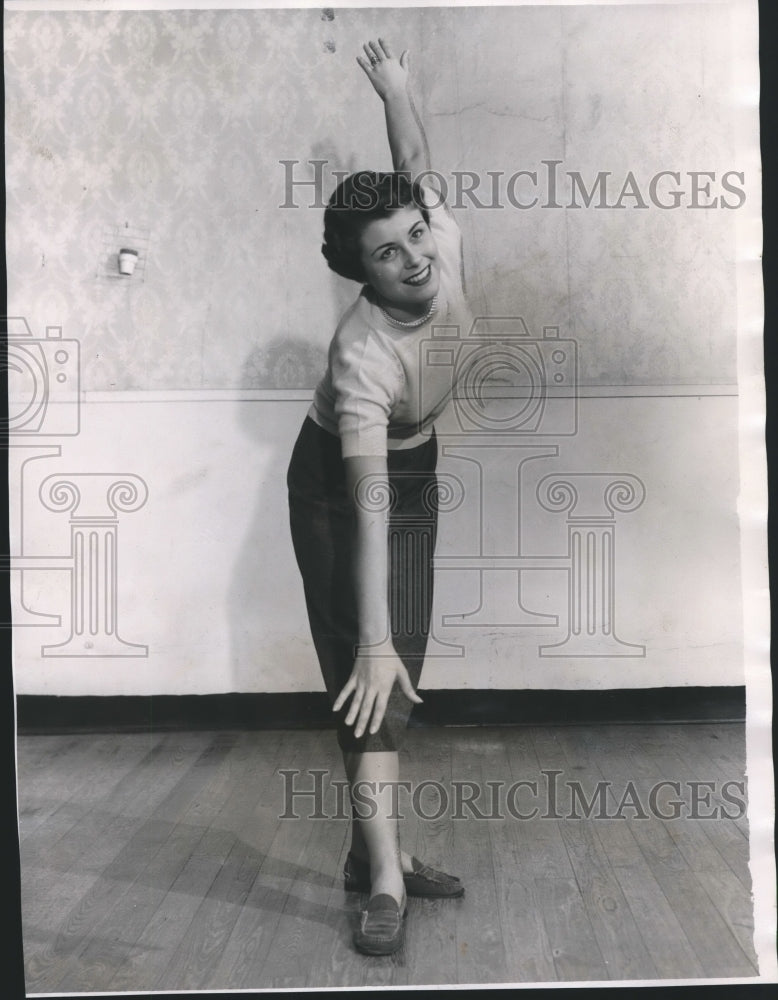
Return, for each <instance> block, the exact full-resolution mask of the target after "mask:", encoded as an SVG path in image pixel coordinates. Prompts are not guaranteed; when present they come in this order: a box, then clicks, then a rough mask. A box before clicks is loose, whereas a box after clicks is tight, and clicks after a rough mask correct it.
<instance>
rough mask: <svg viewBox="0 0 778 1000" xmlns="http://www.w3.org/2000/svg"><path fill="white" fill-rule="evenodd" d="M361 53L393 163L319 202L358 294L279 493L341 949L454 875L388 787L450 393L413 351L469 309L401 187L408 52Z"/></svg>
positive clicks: (411, 663) (427, 194)
mask: <svg viewBox="0 0 778 1000" xmlns="http://www.w3.org/2000/svg"><path fill="white" fill-rule="evenodd" d="M364 51H365V58H362V57H358V58H357V61H358V63H359V65H360V66H361V67H362V69H363V70H364V72H365V73H366V74H367V76H368V79H369V80H370V82H371V84H372V85H373V88H374V89H375V91H376V93H377V94H378V95H379V97H380V98H381V99H382V101H383V102H384V110H385V115H386V128H387V135H388V139H389V146H390V150H391V154H392V161H393V165H394V171H395V172H394V173H389V174H376V173H371V172H367V171H363V172H360V173H357V174H353V175H352V176H351V177H349V178H346V180H344V181H343V182H342V183H341V184H340V185H339V187H338V188H337V190H336V191H335V193H334V194H333V196H332V198H331V199H330V202H329V204H328V207H327V209H326V211H325V217H324V244H323V246H322V252H323V253H324V256H325V257H326V259H327V262H328V264H329V266H330V267H331V268H332V269H333V270H334V271H335V272H336V273H338V274H340V275H341V276H343V277H346V278H349V279H352V280H355V281H358V282H360V283H362V284H363V288H362V290H361V293H360V295H359V296H358V298H357V300H356V301H355V302H354V304H353V305H352V306H351V308H350V309H348V310H347V311H346V313H345V314H344V315H343V317H342V319H341V321H340V323H339V325H338V328H337V330H336V332H335V336H334V337H333V340H332V343H331V345H330V351H329V363H328V367H327V371H326V374H325V375H324V377H323V378H322V380H321V382H320V383H319V385H318V387H317V389H316V393H315V396H314V401H313V404H312V406H311V408H310V410H309V412H308V416H307V418H306V420H305V422H304V424H303V427H302V430H301V432H300V435H299V437H298V439H297V443H296V444H295V448H294V452H293V455H292V460H291V463H290V467H289V474H288V485H289V503H290V519H291V527H292V538H293V542H294V548H295V554H296V556H297V561H298V565H299V567H300V571H301V573H302V577H303V583H304V588H305V597H306V605H307V609H308V616H309V621H310V625H311V631H312V634H313V638H314V643H315V646H316V651H317V655H318V658H319V662H320V665H321V669H322V673H323V676H324V681H325V685H326V687H327V691H328V694H329V696H330V698H331V700H332V702H333V711H334V712H335V713H336V717H337V722H338V743H339V746H340V748H341V750H342V753H343V760H344V764H345V768H346V774H347V777H348V780H349V783H350V787H351V790H352V817H353V821H352V842H351V850H350V852H349V856H348V859H347V862H346V867H345V871H344V875H345V884H346V889H349V890H359V891H364V892H369V893H370V900H369V902H368V905H367V909H366V910H365V911H364V912H363V913H362V918H361V923H360V927H359V928H358V930H357V931H356V933H355V937H354V942H355V945H356V947H357V948H359V949H360V950H361V951H363V952H365V953H367V954H389V953H391V952H393V951H395V950H397V948H399V947H400V946H401V945H402V942H403V928H404V924H403V918H404V916H405V912H406V896H407V895H417V896H436V897H445V896H449V897H457V896H462V895H463V894H464V888H463V886H462V884H461V882H460V881H459V879H457V878H456V877H454V876H451V875H445V874H443V873H442V872H437V871H435V870H434V869H432V868H429V867H428V866H426V865H422V864H421V862H419V861H418V860H417V859H416V858H412V857H410V856H408V855H407V854H405V853H403V852H401V851H400V848H399V839H398V824H397V819H396V816H393V809H392V797H391V783H393V782H397V780H398V778H399V773H398V753H397V751H398V749H399V747H400V746H401V744H402V739H403V734H404V731H405V728H406V725H407V720H408V716H409V714H410V711H411V708H412V706H413V703H419V702H421V698H419V696H418V695H417V694H416V691H415V688H416V685H417V684H418V681H419V675H420V672H421V666H422V662H423V658H424V651H425V648H426V642H427V635H428V633H429V619H430V610H431V601H432V551H433V548H434V542H435V528H436V508H435V502H434V501H435V489H436V479H435V465H436V461H437V444H436V441H435V436H434V428H433V424H434V420H435V418H436V417H437V416H438V415H439V414H440V412H441V411H442V409H443V408H444V406H445V404H446V402H447V400H448V399H449V397H450V395H451V369H450V367H446V366H439V367H429V368H427V367H425V365H424V354H425V352H424V351H423V349H422V348H423V342H424V341H426V340H427V339H428V338H429V337H430V336H431V330H432V325H433V323H435V324H444V325H446V326H452V325H454V324H460V325H462V324H464V323H465V322H467V321H468V319H469V314H468V313H467V307H466V304H465V300H464V292H463V286H462V280H461V239H460V235H459V230H458V228H457V226H456V224H455V223H454V221H453V219H452V217H451V215H450V213H449V211H448V209H447V208H446V207H445V206H444V205H443V204H442V200H441V199H440V197H439V196H438V195H437V194H436V193H435V192H431V191H430V190H429V189H424V188H423V187H422V186H421V185H420V184H419V183H418V182H416V181H414V180H413V178H416V177H418V175H419V174H421V173H422V172H424V171H429V156H428V152H427V146H426V140H425V137H424V132H423V130H422V127H421V123H420V122H419V120H418V117H417V115H416V113H415V109H414V107H413V103H412V99H411V97H410V93H409V89H408V82H409V81H408V54H407V52H404V53H403V54H402V56H401V57H400V59H399V60H398V59H395V58H394V56H393V55H392V53H391V50H390V48H389V46H388V44H387V43H386V42H385V41H383V40H382V39H379V40H378V41H377V42H370V43H369V44H367V45H365V46H364ZM382 500H384V501H387V500H389V501H390V502H389V503H386V502H385V503H382V502H381V501H382ZM387 509H388V515H387ZM355 788H358V790H359V793H360V801H359V802H357V800H356V799H355V797H354V791H355ZM367 799H369V803H368V804H367V805H366V800H367ZM360 805H361V807H362V808H360Z"/></svg>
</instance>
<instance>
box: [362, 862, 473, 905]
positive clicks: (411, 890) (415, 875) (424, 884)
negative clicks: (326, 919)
mask: <svg viewBox="0 0 778 1000" xmlns="http://www.w3.org/2000/svg"><path fill="white" fill-rule="evenodd" d="M411 864H412V865H413V871H412V872H405V873H404V874H403V882H404V883H405V892H406V895H408V896H416V897H420V898H426V899H458V898H459V897H461V896H464V894H465V887H464V886H463V885H462V883H461V882H460V880H459V879H458V878H457V877H456V875H446V873H445V872H439V871H437V870H436V869H435V868H430V866H429V865H425V864H422V863H421V861H419V859H418V858H411ZM343 878H344V885H345V889H346V892H370V862H369V861H363V860H362V859H361V858H357V857H355V855H353V854H352V853H351V852H350V851H349V854H348V857H347V858H346V864H345V866H344V868H343Z"/></svg>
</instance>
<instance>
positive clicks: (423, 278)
mask: <svg viewBox="0 0 778 1000" xmlns="http://www.w3.org/2000/svg"><path fill="white" fill-rule="evenodd" d="M431 273H432V268H431V266H430V265H429V264H427V266H426V267H425V268H424V270H423V271H419V272H418V273H417V274H413V275H411V277H410V278H406V279H405V280H404V281H403V284H404V285H426V284H427V282H428V281H429V279H430V275H431Z"/></svg>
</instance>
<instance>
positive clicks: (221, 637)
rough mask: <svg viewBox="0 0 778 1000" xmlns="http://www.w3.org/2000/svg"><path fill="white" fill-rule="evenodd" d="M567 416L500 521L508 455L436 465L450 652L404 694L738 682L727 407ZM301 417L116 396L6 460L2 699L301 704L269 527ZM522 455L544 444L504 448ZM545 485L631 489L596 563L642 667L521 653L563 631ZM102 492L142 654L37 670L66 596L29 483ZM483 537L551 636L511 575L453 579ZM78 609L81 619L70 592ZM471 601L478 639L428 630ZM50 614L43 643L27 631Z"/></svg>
mask: <svg viewBox="0 0 778 1000" xmlns="http://www.w3.org/2000/svg"><path fill="white" fill-rule="evenodd" d="M579 405H580V414H579V415H580V422H579V431H578V433H577V434H576V435H575V436H573V437H568V438H564V437H560V438H556V439H554V441H553V442H551V443H552V444H555V445H557V446H558V455H557V456H556V457H538V458H534V459H531V460H529V461H528V462H527V463H526V464H525V465H524V466H523V470H522V474H521V503H520V505H519V504H517V482H518V473H517V462H516V461H515V460H514V456H515V455H518V454H521V455H522V457H528V456H529V455H530V451H527V450H525V451H523V452H519V450H517V449H513V451H511V450H510V449H509V450H508V451H505V452H501V453H497V452H494V451H492V452H489V455H491V456H492V458H489V457H485V456H486V455H487V451H486V450H485V449H482V450H481V452H477V451H476V452H473V451H472V450H471V452H470V458H471V459H472V458H473V457H476V458H479V460H480V461H481V465H482V466H484V467H485V468H486V471H485V473H483V477H484V478H483V480H482V482H481V484H479V482H478V467H477V465H476V464H475V463H474V462H473V461H472V460H469V461H468V460H461V459H458V458H455V457H453V456H451V455H450V454H443V455H442V457H441V463H440V471H441V472H445V473H448V474H450V475H455V476H457V477H458V479H459V481H460V482H461V483H462V484H463V486H464V490H465V494H464V496H465V499H464V502H463V503H462V505H461V506H460V507H459V508H458V509H457V510H456V511H455V512H453V513H444V514H442V515H441V521H440V535H439V544H438V555H439V556H440V557H445V556H459V557H461V558H460V559H459V564H460V568H458V569H450V568H448V569H444V568H443V560H442V559H441V564H440V569H439V572H438V574H437V583H436V587H437V591H436V606H435V615H434V618H435V623H436V624H435V633H436V636H437V638H438V639H439V640H440V641H441V642H445V643H455V644H459V645H460V647H461V652H462V655H459V656H450V655H430V656H429V658H428V661H427V663H426V665H425V669H424V674H423V679H422V687H427V688H460V687H473V688H572V689H575V688H581V689H584V688H586V689H595V688H601V689H608V688H640V687H657V686H665V685H681V686H684V685H732V684H742V683H743V681H744V676H743V654H742V621H741V619H742V607H741V591H740V572H739V528H738V521H737V516H736V504H737V494H738V459H737V399H736V397H734V396H731V395H729V396H728V395H707V396H699V397H697V396H659V395H658V396H643V397H633V398H625V397H618V398H583V399H581V400H580V403H579ZM306 409H307V402H306V401H305V400H303V399H299V400H287V401H283V400H267V399H265V400H259V399H238V398H225V394H222V396H221V398H220V397H219V395H218V394H214V397H213V398H205V399H204V398H190V399H186V398H184V399H178V400H171V399H167V400H166V399H156V400H155V399H154V398H153V397H146V396H140V395H135V396H133V395H131V394H117V395H116V397H115V398H113V397H111V398H109V399H99V398H98V399H97V400H89V401H87V402H85V403H83V404H82V414H81V429H80V433H79V434H78V435H77V436H74V437H63V438H60V439H55V438H46V439H32V438H29V439H27V440H26V441H22V442H19V444H20V445H23V447H15V448H13V449H12V463H11V464H12V467H11V478H12V482H11V504H12V513H11V517H12V537H13V542H12V545H13V552H14V553H15V554H16V556H17V563H16V566H17V571H16V572H14V573H13V574H12V576H13V583H14V587H13V589H14V594H15V598H16V600H17V602H19V603H21V605H23V608H24V610H21V609H19V610H17V615H16V628H15V630H14V670H15V685H16V690H17V693H19V694H58V695H119V694H126V695H130V694H136V695H148V694H206V693H218V692H230V691H242V692H262V691H269V692H270V691H272V692H281V691H289V692H292V691H309V690H318V689H321V688H322V684H321V681H320V678H319V673H318V667H317V664H316V660H315V656H314V652H313V648H312V644H311V641H310V637H309V634H308V626H307V620H306V617H305V607H304V603H303V596H302V587H301V584H300V580H299V577H298V574H297V569H296V566H295V564H294V560H293V554H292V548H291V542H290V538H289V531H288V526H287V511H286V492H285V472H286V466H287V462H288V458H289V454H290V452H291V448H292V445H293V442H294V439H295V436H296V434H297V430H298V427H299V424H300V422H301V421H302V419H303V416H304V414H305V411H306ZM448 426H449V428H450V429H453V427H454V425H453V424H450V425H448ZM446 442H448V445H449V446H450V445H451V444H452V441H451V440H449V439H447V438H445V437H443V438H441V443H442V444H444V443H446ZM541 443H542V444H547V443H548V442H546V441H545V439H544V440H543V441H542V442H541V441H540V439H537V440H535V441H526V440H525V441H524V445H532V444H535V445H538V444H541ZM57 445H58V446H59V449H60V454H59V455H56V454H54V452H55V451H56V446H57ZM459 450H460V451H461V450H462V446H461V442H460V448H459ZM556 472H560V473H561V472H572V473H576V474H577V475H578V479H577V483H578V485H579V487H582V484H588V486H592V485H595V484H596V485H597V488H598V489H601V487H602V485H604V483H605V480H604V479H602V477H596V476H595V474H599V473H612V474H614V476H613V478H618V475H619V474H624V473H631V474H633V475H634V476H637V477H639V479H640V481H641V482H642V483H643V484H644V485H645V490H646V498H645V501H644V502H643V503H642V505H641V506H640V507H639V508H638V509H636V510H634V511H632V512H631V513H623V514H618V515H617V516H616V518H615V542H616V544H615V552H614V561H613V579H614V615H615V617H614V624H615V631H616V633H617V635H618V637H619V639H621V640H622V642H624V643H632V644H636V645H639V646H644V647H645V650H644V654H643V655H638V656H613V655H605V654H604V653H603V650H602V647H601V646H600V647H597V642H599V640H598V639H597V636H595V637H594V639H592V641H591V642H590V645H589V650H590V651H592V650H594V653H595V654H596V655H577V656H564V657H549V656H543V655H540V653H539V646H541V645H550V644H553V643H558V642H560V641H562V640H563V639H564V638H565V636H566V635H567V631H568V618H569V614H568V604H569V601H568V592H569V584H570V574H569V566H570V563H569V561H568V559H567V554H568V542H567V526H566V518H567V514H566V513H565V512H564V511H562V512H555V513H552V512H549V511H545V510H543V509H542V508H541V507H540V506H539V504H538V501H537V494H536V487H537V484H538V482H539V480H541V479H542V478H543V477H544V476H547V475H549V474H550V473H556ZM103 473H116V474H117V478H120V476H119V475H118V474H127V473H133V474H135V475H137V476H139V477H141V478H142V479H143V480H144V482H145V484H146V485H147V488H148V500H147V501H146V503H145V504H144V505H143V506H142V507H140V509H138V510H136V511H134V512H132V513H120V514H119V516H118V521H117V525H118V527H117V530H116V538H117V553H118V559H117V592H116V613H117V616H118V617H117V623H118V634H119V636H120V637H121V639H123V640H124V641H125V642H127V643H139V644H143V645H145V646H147V647H148V649H147V651H146V655H140V656H138V655H136V656H125V655H110V656H106V655H81V654H91V653H95V652H96V651H97V650H98V647H99V644H100V643H99V636H97V637H96V638H95V641H94V642H93V645H92V647H91V649H87V648H86V647H85V646H84V642H85V641H90V640H89V636H88V635H86V636H84V637H83V638H82V639H80V640H79V642H78V643H77V644H76V646H75V647H74V648H71V649H70V652H71V653H72V652H75V653H76V654H79V655H71V656H61V655H51V654H52V653H54V654H56V653H57V652H58V651H57V650H48V651H46V650H45V649H44V647H48V646H53V645H56V644H58V643H62V642H64V641H65V640H67V639H68V637H69V636H70V633H71V617H72V616H71V595H72V592H73V589H74V587H78V586H79V585H80V584H79V581H78V579H77V578H76V575H75V574H74V572H73V570H72V565H71V561H69V560H68V558H67V557H69V556H70V555H71V536H70V530H71V529H70V526H69V513H68V511H67V510H66V509H63V510H61V511H59V512H53V511H51V510H48V509H47V508H46V507H45V506H44V505H43V503H42V501H41V495H40V488H41V484H42V483H43V482H44V480H46V479H47V477H49V476H51V475H53V474H59V475H61V476H62V477H63V478H65V479H67V478H71V479H72V481H73V482H76V483H80V484H81V487H80V488H82V491H84V490H85V488H86V487H87V486H88V487H89V489H90V490H97V491H98V493H99V491H100V490H103V492H104V486H105V485H106V482H107V480H105V479H104V478H101V475H99V474H103ZM90 503H92V504H93V506H94V509H92V510H89V509H87V508H88V505H89V504H90ZM65 506H66V504H65ZM99 506H100V504H99V496H98V495H97V493H96V494H95V495H94V496H92V497H91V498H90V496H87V495H86V492H84V499H83V500H82V504H81V507H80V509H79V511H77V512H76V513H80V514H87V515H89V514H97V513H99V509H98V508H99ZM519 511H520V513H519ZM107 513H109V514H111V513H112V512H111V511H110V509H109V510H108V511H107ZM601 513H602V514H605V515H607V514H608V513H609V512H608V510H607V508H606V507H602V508H601ZM603 523H605V522H603ZM110 524H111V522H110V519H109V520H107V521H105V522H104V523H103V524H102V525H100V524H97V525H96V526H95V525H92V526H91V527H90V528H89V530H90V531H92V532H93V533H99V532H100V531H103V532H104V531H105V530H107V529H108V528H110ZM481 524H483V526H484V542H483V544H484V545H485V546H486V547H487V550H488V551H492V552H502V553H503V554H507V555H510V554H514V555H515V554H516V553H517V551H519V550H518V549H517V546H518V544H519V540H518V535H519V533H520V535H521V539H520V544H521V549H520V551H521V553H522V555H524V556H535V557H537V560H536V566H537V567H539V568H535V569H532V570H527V571H525V572H523V573H522V576H521V580H522V583H521V601H522V604H523V606H524V608H525V609H528V610H529V611H531V612H535V613H544V614H546V615H550V616H556V617H557V619H558V622H557V624H556V625H548V624H545V625H543V626H541V627H539V626H538V625H537V624H535V625H532V624H529V625H527V624H523V625H522V624H518V622H517V616H518V579H519V578H518V574H517V573H516V570H515V569H510V567H508V569H507V570H506V571H503V572H500V573H499V574H492V575H491V576H490V575H489V574H488V573H487V574H484V573H483V571H482V565H481V564H479V565H475V564H474V563H473V561H472V557H474V556H475V555H476V554H478V551H479V545H480V544H481V542H480V539H479V532H480V525H481ZM466 557H470V561H469V562H468V559H467V558H466ZM101 558H102V557H101ZM21 559H23V560H24V562H21V561H20V560H21ZM585 570H586V567H585V566H584V571H585ZM84 586H85V587H87V585H86V584H84ZM104 586H105V584H104V580H103V579H102V577H101V578H100V583H99V587H98V588H97V589H96V590H95V593H94V594H93V595H92V597H91V600H92V602H93V606H94V609H95V611H96V613H98V614H102V613H103V611H104V608H103V605H105V604H106V603H109V604H110V596H109V595H107V594H106V592H105V590H104V589H101V588H104ZM87 589H88V587H87ZM93 589H95V588H93ZM85 600H86V603H87V612H88V605H89V601H90V597H89V595H88V594H87V596H86V598H85ZM479 603H480V604H483V615H482V619H481V621H480V623H478V624H473V623H472V619H471V620H470V621H469V622H468V621H467V619H464V618H461V617H460V619H459V620H460V621H461V622H462V624H463V625H469V627H461V626H460V627H457V626H455V625H452V624H448V625H444V624H442V619H443V616H463V615H465V614H467V613H468V612H472V611H474V610H475V609H477V608H478V607H479ZM52 615H54V616H59V624H58V623H57V619H56V618H54V619H52V618H45V617H41V616H52ZM87 631H88V629H87ZM595 640H597V642H595ZM595 647H597V648H595ZM598 650H599V651H598ZM120 651H129V647H127V648H126V649H124V650H120ZM622 651H626V647H622ZM59 652H62V650H60V651H59ZM136 652H137V650H136ZM431 652H433V653H436V654H439V653H441V652H445V649H444V647H442V646H435V648H434V649H433V650H431Z"/></svg>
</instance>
